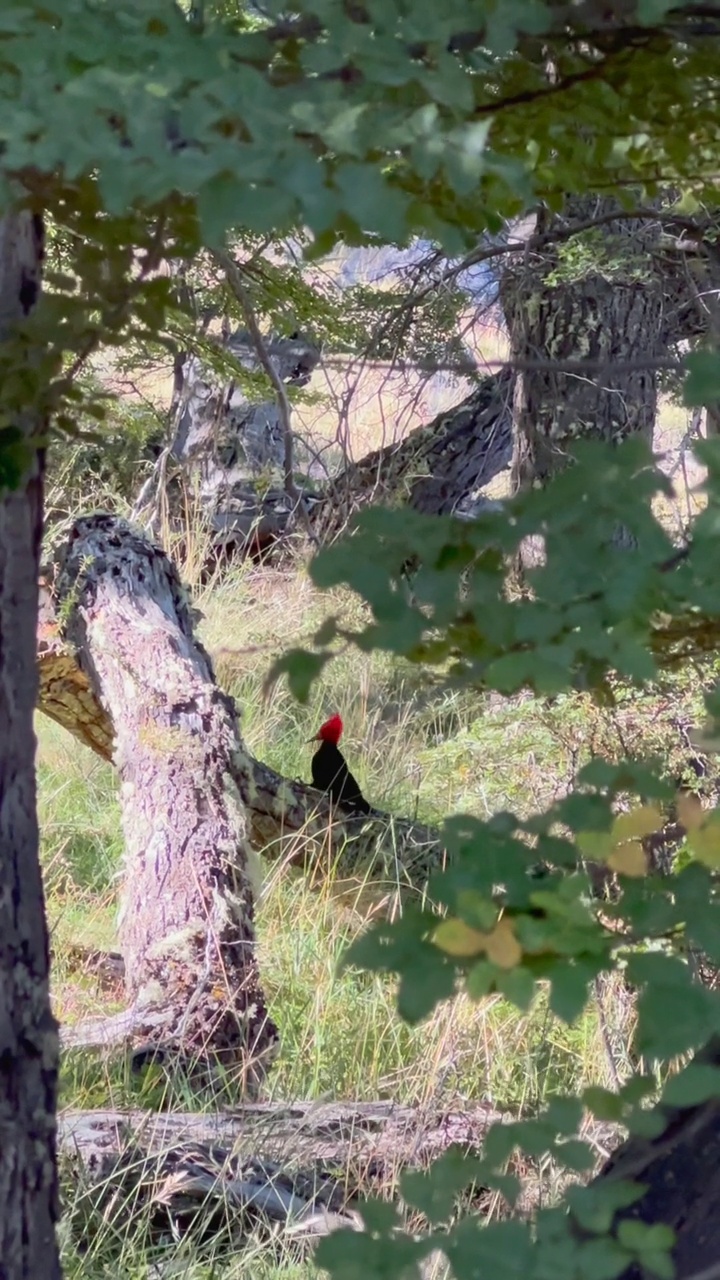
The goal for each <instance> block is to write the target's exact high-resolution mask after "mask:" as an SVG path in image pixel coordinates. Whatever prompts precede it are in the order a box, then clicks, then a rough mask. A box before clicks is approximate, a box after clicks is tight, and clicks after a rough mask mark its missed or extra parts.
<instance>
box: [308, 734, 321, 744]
mask: <svg viewBox="0 0 720 1280" xmlns="http://www.w3.org/2000/svg"><path fill="white" fill-rule="evenodd" d="M319 741H320V734H319V733H315V734H313V736H312V738H308V742H319Z"/></svg>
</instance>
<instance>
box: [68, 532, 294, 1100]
mask: <svg viewBox="0 0 720 1280" xmlns="http://www.w3.org/2000/svg"><path fill="white" fill-rule="evenodd" d="M54 589H55V592H56V595H57V599H58V606H59V609H60V611H61V613H62V614H63V615H64V617H65V626H66V629H67V634H68V636H69V638H70V639H71V640H72V641H73V642H74V643H75V645H76V646H77V650H78V652H79V654H80V660H81V665H82V667H83V669H84V671H85V674H86V676H87V679H88V686H87V687H89V688H90V689H92V691H93V693H94V694H95V697H96V698H97V699H102V702H103V703H104V705H105V707H106V708H107V711H108V714H109V717H110V719H111V721H112V723H113V725H114V726H115V740H114V760H115V764H116V766H117V769H118V773H119V776H120V782H121V794H122V813H123V827H124V833H125V857H126V861H125V876H124V881H123V889H122V894H121V912H120V923H119V933H120V944H121V949H122V953H123V958H124V961H125V975H126V987H127V994H128V998H129V1002H130V1013H131V1019H130V1023H129V1027H130V1029H131V1031H132V1036H133V1038H134V1039H136V1040H137V1039H138V1038H142V1039H144V1040H145V1041H146V1042H147V1043H148V1045H149V1046H151V1047H154V1048H156V1049H162V1050H163V1051H166V1050H168V1049H170V1050H171V1051H172V1052H173V1053H174V1054H181V1055H182V1057H183V1058H184V1060H185V1061H186V1062H187V1064H188V1067H189V1069H190V1070H191V1072H192V1074H193V1076H194V1078H196V1079H198V1080H199V1079H202V1078H203V1075H204V1074H205V1073H206V1072H208V1071H210V1072H211V1071H212V1064H213V1063H217V1062H219V1063H221V1064H222V1066H223V1067H224V1068H225V1069H228V1070H230V1071H231V1073H232V1075H233V1077H235V1076H239V1079H240V1083H241V1088H242V1092H243V1094H245V1095H248V1096H253V1095H254V1094H255V1092H256V1091H257V1089H258V1087H259V1085H260V1084H261V1082H262V1080H263V1077H264V1074H265V1072H266V1070H267V1066H268V1064H269V1062H270V1060H271V1059H272V1056H273V1052H274V1049H275V1045H276V1038H277V1035H276V1030H275V1027H274V1025H273V1023H272V1021H271V1019H270V1018H269V1015H268V1013H267V1009H266V1007H265V1001H264V998H263V994H262V990H261V987H260V981H259V976H258V971H257V963H256V958H255V949H254V948H255V934H254V924H253V891H252V884H251V878H250V873H249V856H248V855H249V850H248V841H247V826H246V818H245V813H244V808H243V804H242V800H241V797H240V795H239V794H238V790H237V786H236V784H235V782H234V777H233V772H234V769H235V763H234V762H235V757H236V756H237V755H238V754H239V753H240V752H241V747H240V744H239V741H238V737H237V733H236V723H235V716H234V710H233V708H232V706H231V704H230V702H229V700H228V699H227V698H226V697H225V696H224V695H223V694H222V693H221V691H220V690H219V689H218V687H217V685H216V684H215V681H214V677H213V672H212V666H211V663H210V659H209V657H208V655H207V654H206V652H205V650H204V649H203V648H202V646H201V645H200V644H199V643H198V642H197V641H196V640H195V639H194V636H193V621H192V611H191V609H190V607H189V603H188V601H187V597H186V595H185V592H184V590H183V588H182V587H181V585H180V582H179V579H178V577H177V573H176V571H175V569H174V568H173V566H172V565H171V563H170V561H169V560H168V559H167V558H166V557H165V556H164V555H162V553H160V552H159V551H158V550H156V548H154V547H153V546H152V544H151V543H149V542H147V541H146V540H145V539H143V538H140V537H137V536H135V535H134V534H133V533H132V532H131V531H130V529H129V528H128V527H127V526H125V525H124V523H123V522H122V521H118V520H115V519H114V518H112V517H110V516H89V517H86V518H84V519H81V520H78V521H77V522H76V524H75V526H74V528H73V532H72V534H71V537H70V539H69V541H68V542H67V543H66V545H65V546H64V548H63V549H62V552H61V553H60V555H59V558H58V561H57V564H56V568H55V578H54ZM86 723H87V721H86Z"/></svg>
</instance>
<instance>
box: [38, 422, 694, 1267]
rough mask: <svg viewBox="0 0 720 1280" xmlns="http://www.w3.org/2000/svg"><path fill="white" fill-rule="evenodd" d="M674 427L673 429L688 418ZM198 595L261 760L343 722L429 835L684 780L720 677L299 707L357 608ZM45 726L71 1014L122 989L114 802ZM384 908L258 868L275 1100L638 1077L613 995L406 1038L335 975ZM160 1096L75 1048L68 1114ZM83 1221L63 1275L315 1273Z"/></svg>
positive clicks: (246, 588) (227, 589) (388, 682)
mask: <svg viewBox="0 0 720 1280" xmlns="http://www.w3.org/2000/svg"><path fill="white" fill-rule="evenodd" d="M671 426H672V428H673V429H672V430H671V427H669V428H668V429H669V430H671V434H675V435H676V434H677V433H678V431H679V428H680V426H681V424H680V422H679V421H676V423H675V424H671ZM683 501H687V496H686V495H685V496H684V497H683ZM197 596H198V604H199V607H200V608H201V610H202V611H203V613H204V615H205V616H204V621H203V624H202V629H201V634H202V638H203V640H204V642H205V643H206V645H207V646H208V648H209V649H210V651H211V653H213V655H214V657H215V661H216V667H217V672H218V676H219V679H220V681H221V683H222V684H223V685H224V686H225V687H226V688H227V689H228V690H229V691H230V692H231V693H232V694H233V695H234V696H235V698H236V699H237V702H238V704H239V706H240V708H241V709H242V731H243V734H244V736H245V740H246V741H247V743H248V745H249V747H250V748H251V750H252V751H253V753H254V754H255V755H256V756H257V757H258V758H260V759H262V760H264V761H266V762H267V763H268V764H270V765H272V766H273V767H275V768H276V769H278V770H280V771H281V772H283V773H285V774H286V775H289V776H290V777H302V778H305V779H308V778H309V767H310V755H311V751H312V748H311V747H310V746H309V745H308V744H307V739H308V738H310V736H311V734H312V733H314V732H315V730H316V729H317V727H318V725H319V723H320V722H321V720H322V719H323V718H325V716H326V715H328V714H330V713H331V712H334V711H336V710H337V711H340V713H341V714H342V716H343V719H344V721H345V725H346V731H345V738H344V748H345V751H346V754H347V756H348V758H349V760H350V763H351V767H352V769H353V772H354V773H356V775H357V776H358V779H359V781H360V783H361V786H362V788H363V790H364V792H365V794H366V795H367V796H368V798H369V799H370V800H371V801H372V803H373V804H375V805H376V806H377V807H379V808H383V809H387V810H389V811H392V812H395V813H398V814H402V815H407V816H417V817H418V818H420V819H423V820H425V821H429V822H433V823H435V822H438V823H439V822H440V821H441V820H442V819H443V818H444V817H445V816H446V815H448V814H450V813H453V812H458V811H462V812H466V813H473V814H477V815H479V816H487V815H489V814H492V813H495V812H497V811H499V810H502V809H513V810H515V811H517V812H520V813H530V812H532V811H536V810H539V809H542V808H544V807H546V806H547V805H548V804H549V803H550V802H551V801H552V800H553V798H554V797H556V796H557V795H559V794H561V793H562V792H563V791H564V790H565V789H567V787H568V786H569V785H570V784H571V782H572V779H573V776H574V774H575V773H576V771H577V769H578V768H579V767H581V766H582V764H583V763H584V761H585V760H586V759H587V758H588V757H589V756H590V755H592V754H598V753H601V752H602V753H603V754H606V755H609V756H610V757H613V756H615V757H619V756H622V755H624V754H627V753H629V754H631V755H651V754H662V755H663V756H664V757H665V758H666V759H667V760H668V761H669V764H670V767H671V768H672V767H674V765H673V761H674V760H676V761H677V767H678V768H680V767H681V765H682V760H683V753H684V752H685V751H686V747H687V742H686V738H685V734H686V731H687V729H688V728H689V727H690V726H692V725H693V724H695V723H697V721H698V720H699V719H700V718H701V716H702V707H701V699H702V689H703V686H704V685H707V684H708V683H709V682H710V681H711V679H712V678H713V676H714V675H716V674H717V673H716V672H712V671H710V670H709V669H707V670H705V671H703V672H699V671H695V670H688V671H685V672H684V673H681V674H677V675H674V676H672V677H668V678H666V679H665V680H664V681H663V683H662V684H660V685H658V686H657V687H656V688H654V689H651V690H648V691H647V692H646V693H644V694H643V696H642V697H638V696H637V695H636V694H634V693H632V692H631V691H629V690H628V691H627V694H626V696H624V697H623V698H621V699H620V701H619V705H618V706H617V707H616V708H615V709H613V710H612V711H610V710H602V711H601V710H599V709H598V708H596V707H594V706H593V705H592V703H591V702H590V701H589V700H588V699H587V698H584V697H582V696H579V695H577V696H564V697H559V698H556V699H553V700H551V701H550V700H539V699H535V698H532V697H529V696H526V697H517V698H513V699H504V698H501V697H499V696H496V695H482V694H478V693H472V692H448V691H447V690H442V689H438V688H435V689H433V688H431V687H428V686H427V685H426V684H424V683H423V681H422V679H421V677H420V675H419V674H418V672H416V671H415V670H413V669H412V668H411V667H410V666H408V665H403V664H399V663H398V662H396V661H394V660H393V661H391V660H389V659H388V658H386V657H384V656H382V655H372V656H369V657H368V656H363V655H360V654H355V653H351V652H346V653H344V654H342V655H341V656H340V657H338V658H337V660H336V661H335V662H334V663H332V664H331V665H330V667H329V668H328V669H327V671H326V675H325V678H324V680H323V683H322V687H321V688H318V689H316V690H315V692H314V694H313V696H312V699H311V703H310V705H309V706H308V707H306V708H305V707H300V706H298V705H297V704H296V703H295V702H294V701H293V699H292V698H291V697H290V695H289V693H288V691H287V688H286V687H285V686H284V685H277V686H275V687H274V688H273V689H272V690H271V692H270V694H269V695H268V696H267V697H264V696H263V680H264V677H265V675H266V672H267V669H268V667H269V665H270V662H271V660H272V658H273V657H274V656H275V655H276V654H277V653H278V652H280V651H282V650H283V648H285V647H287V646H288V645H290V644H292V643H297V642H306V641H307V640H308V639H309V638H310V636H311V635H312V632H313V630H314V628H315V627H316V626H317V625H318V623H319V622H320V621H321V620H322V618H323V617H324V616H325V614H326V613H327V612H329V611H331V610H333V609H337V610H341V611H342V613H343V617H344V619H345V622H346V623H347V621H348V620H349V619H350V618H351V617H352V615H353V612H357V610H358V607H359V606H358V605H357V603H356V602H355V601H354V600H353V599H352V598H350V597H348V596H345V595H343V594H342V593H336V594H334V596H333V598H331V599H328V596H327V595H324V596H320V595H319V594H318V593H317V592H316V591H315V590H314V588H313V587H312V585H311V583H310V581H309V578H308V576H307V574H306V572H305V570H304V569H302V568H300V569H297V570H293V571H290V570H272V569H262V568H249V567H246V568H240V569H237V570H236V571H234V572H233V573H232V574H231V575H230V576H228V577H226V578H225V579H224V580H223V581H222V582H219V583H216V584H214V585H212V586H211V587H209V588H205V589H203V590H198V592H197ZM37 730H38V735H39V784H40V818H41V825H42V842H43V866H44V873H45V882H46V892H47V898H48V909H49V915H50V922H51V929H52V946H53V999H54V1004H55V1010H56V1013H57V1015H58V1016H59V1017H60V1019H61V1020H62V1021H63V1022H67V1023H72V1022H74V1021H76V1020H78V1019H79V1018H82V1017H87V1016H89V1015H91V1014H94V1013H107V1012H110V1011H112V1009H114V1008H118V1009H119V1008H120V1007H121V1006H122V990H121V987H120V986H119V985H117V986H114V985H113V983H112V981H110V982H109V983H108V982H102V981H101V980H100V979H99V978H98V977H97V976H95V975H93V973H92V972H90V971H89V970H88V968H87V966H86V965H85V964H84V962H83V960H82V949H83V948H97V949H101V950H105V949H108V950H112V949H113V948H114V946H115V943H116V935H115V918H116V902H115V893H116V887H117V883H118V877H119V875H120V869H121V859H122V849H123V841H122V832H121V827H120V808H119V802H118V794H117V787H116V781H115V777H114V774H113V771H112V769H111V767H110V766H109V765H105V764H104V763H102V762H101V761H99V760H98V759H97V758H96V757H94V756H93V755H92V754H91V753H90V752H89V751H86V750H85V749H84V748H82V747H81V746H79V745H78V744H77V743H76V742H74V741H73V740H72V739H71V738H70V737H69V736H68V735H66V734H65V733H64V732H63V731H62V730H61V729H60V728H58V727H57V726H56V725H54V724H51V723H49V722H47V721H45V720H44V719H43V718H42V717H38V722H37ZM377 908H378V902H377V899H376V897H375V896H374V895H373V893H372V892H371V891H370V890H369V889H368V890H366V891H365V892H362V893H359V894H358V896H357V899H356V900H354V899H353V898H352V897H351V896H350V895H348V894H347V893H346V892H344V893H340V892H339V891H336V889H335V886H334V885H333V884H332V883H331V882H329V883H326V884H325V885H324V886H323V888H322V889H321V890H315V891H313V890H311V889H310V888H309V887H308V886H307V884H306V883H305V882H304V880H303V878H302V877H301V876H299V875H297V874H294V873H293V874H289V873H288V872H287V871H284V872H282V871H280V870H279V869H278V868H277V867H276V866H275V867H273V866H268V867H267V868H266V869H265V875H264V883H263V887H262V892H261V896H260V904H259V911H258V934H259V952H260V968H261V973H262V978H263V984H264V988H265V992H266V994H267V997H268V1000H269V1004H270V1008H271V1012H272V1015H273V1017H274V1019H275V1021H276V1023H277V1024H278V1027H279V1030H280V1036H281V1045H282V1048H281V1053H280V1057H279V1060H278V1063H277V1065H276V1067H275V1069H274V1071H273V1074H272V1076H271V1078H270V1080H269V1082H268V1086H267V1096H268V1097H269V1098H277V1099H285V1100H289V1099H295V1098H303V1099H350V1098H352V1099H357V1100H374V1099H378V1098H392V1099H397V1100H399V1101H403V1102H408V1103H413V1104H418V1105H420V1104H422V1103H425V1102H428V1101H430V1100H434V1101H437V1102H440V1103H441V1104H442V1105H446V1106H447V1107H448V1108H456V1109H462V1107H463V1106H465V1105H467V1104H468V1103H470V1102H473V1101H487V1102H490V1103H492V1105H493V1106H494V1107H496V1108H497V1109H499V1110H507V1111H509V1112H512V1113H513V1114H515V1115H529V1114H532V1113H533V1112H535V1111H537V1110H538V1108H540V1107H541V1106H542V1105H543V1103H544V1102H545V1101H547V1099H548V1098H549V1097H551V1096H553V1095H555V1094H557V1093H558V1092H564V1091H571V1092H576V1091H577V1090H578V1089H580V1088H582V1086H583V1085H586V1084H589V1083H595V1084H600V1085H606V1086H612V1084H613V1082H614V1080H615V1078H616V1077H617V1076H620V1077H622V1076H623V1075H624V1074H625V1073H626V1072H627V1071H628V1070H629V1058H628V1046H629V1043H630V1038H631V1035H632V1023H633V1011H632V1005H631V1004H628V1002H627V1000H621V999H618V1000H614V999H613V993H612V990H609V991H606V992H605V996H604V998H603V1004H602V1008H601V1009H599V1008H598V1005H597V1002H594V1003H591V1005H590V1006H589V1007H588V1009H587V1011H586V1013H585V1014H584V1015H583V1017H582V1018H581V1019H580V1020H579V1022H578V1023H577V1024H576V1025H574V1026H572V1027H569V1028H568V1027H565V1026H564V1025H563V1024H561V1023H559V1022H558V1021H557V1020H556V1019H554V1018H552V1017H551V1016H550V1015H549V1013H548V1010H547V1007H546V1004H545V1002H544V1000H543V999H542V998H540V999H539V1000H538V1001H537V1002H536V1004H535V1005H534V1006H533V1007H532V1008H531V1009H530V1010H529V1012H527V1013H526V1014H521V1013H519V1012H518V1011H517V1010H516V1009H515V1008H514V1007H512V1006H510V1005H509V1004H508V1003H507V1002H506V1001H505V1000H503V999H501V998H500V997H490V998H488V999H486V1000H485V1001H483V1002H482V1003H480V1004H476V1005H472V1004H470V1003H469V1002H468V1001H467V1000H465V999H458V1000H456V1001H454V1002H453V1003H450V1004H446V1005H444V1006H442V1007H441V1008H440V1009H438V1010H437V1011H436V1013H435V1014H434V1016H433V1017H432V1018H431V1019H429V1020H428V1021H427V1022H425V1023H423V1024H422V1025H421V1026H419V1027H416V1028H409V1027H407V1026H405V1025H404V1024H402V1023H401V1022H400V1020H399V1019H398V1017H397V1015H396V1013H395V1008H394V994H393V983H392V982H391V981H388V980H383V979H381V978H377V977H372V978H369V977H368V975H365V974H358V973H355V972H352V971H346V972H343V973H338V960H339V958H340V956H341V954H342V952H343V949H344V947H345V946H346V945H347V943H348V941H349V940H350V939H351V938H353V937H354V936H356V934H357V932H358V930H360V929H361V928H362V927H363V924H364V922H365V921H366V920H367V918H368V916H369V915H371V914H372V912H373V911H374V910H376V909H377ZM157 1089H158V1085H157V1081H156V1080H155V1081H154V1080H153V1079H152V1078H148V1079H146V1080H145V1081H144V1082H142V1081H141V1082H139V1083H138V1082H136V1081H133V1080H131V1079H130V1078H129V1076H128V1075H127V1074H125V1073H123V1072H121V1071H120V1070H118V1071H111V1070H109V1069H108V1068H107V1067H105V1066H103V1065H102V1063H101V1062H100V1061H99V1060H95V1059H89V1058H88V1057H87V1056H85V1057H83V1058H80V1057H75V1056H68V1057H67V1058H66V1061H65V1063H64V1069H63V1078H62V1098H61V1103H62V1105H63V1106H78V1107H110V1108H117V1109H122V1108H124V1107H128V1106H134V1107H156V1106H157V1105H158V1097H157ZM189 1105H190V1104H189ZM72 1220H73V1190H72V1188H67V1189H66V1230H65V1232H64V1235H65V1236H66V1237H67V1246H66V1268H67V1275H68V1276H69V1277H75V1276H77V1277H80V1276H82V1277H87V1278H88V1280H95V1278H96V1277H97V1280H99V1278H100V1277H101V1276H105V1275H108V1276H109V1275H111V1274H112V1275H128V1276H130V1275H132V1276H133V1277H141V1276H150V1275H158V1276H159V1275H161V1274H162V1275H163V1276H168V1275H177V1276H179V1275H183V1276H186V1277H188V1280H200V1278H201V1277H206V1276H207V1277H208V1278H209V1277H210V1275H213V1276H223V1277H231V1276H232V1277H238V1278H239V1277H241V1276H243V1277H244V1276H247V1277H251V1276H252V1277H253V1280H269V1278H270V1277H278V1278H279V1277H280V1276H282V1277H283V1278H284V1280H298V1277H300V1276H305V1275H308V1276H309V1275H312V1274H314V1272H313V1270H312V1266H311V1264H310V1263H307V1262H306V1263H301V1262H297V1261H294V1260H293V1259H291V1258H290V1257H287V1258H282V1257H281V1258H278V1256H277V1250H274V1251H265V1250H263V1249H259V1250H258V1251H256V1252H253V1250H252V1249H250V1250H249V1251H247V1252H245V1253H243V1254H242V1256H236V1257H235V1258H234V1259H225V1260H224V1261H223V1262H222V1265H221V1264H220V1260H219V1259H213V1258H212V1257H209V1258H208V1257H207V1256H202V1257H200V1256H196V1255H195V1254H194V1253H192V1251H190V1252H187V1251H186V1250H185V1249H184V1246H183V1245H182V1244H181V1243H178V1244H177V1245H174V1246H172V1248H171V1249H169V1250H168V1248H166V1249H165V1251H164V1253H163V1254H162V1258H161V1259H159V1258H158V1257H157V1256H154V1255H152V1254H151V1252H149V1251H146V1250H145V1249H144V1247H142V1246H141V1244H139V1243H138V1238H137V1235H136V1234H134V1233H133V1232H132V1231H131V1230H130V1229H129V1228H128V1230H127V1232H126V1234H125V1235H124V1236H122V1235H119V1234H118V1227H117V1223H116V1222H113V1223H112V1224H110V1223H108V1224H107V1230H106V1231H105V1233H103V1231H101V1230H96V1231H95V1233H94V1235H93V1238H92V1240H91V1241H87V1240H86V1242H85V1247H84V1249H83V1251H82V1252H79V1251H78V1250H77V1248H76V1247H75V1246H74V1245H73V1244H72V1243H71V1240H70V1234H71V1233H70V1231H69V1226H70V1225H71V1224H72ZM156 1264H158V1265H159V1266H160V1269H159V1270H158V1269H156Z"/></svg>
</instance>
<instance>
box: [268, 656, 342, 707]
mask: <svg viewBox="0 0 720 1280" xmlns="http://www.w3.org/2000/svg"><path fill="white" fill-rule="evenodd" d="M331 656H332V655H331V654H329V653H308V652H307V650H305V649H290V650H289V651H288V652H287V653H285V654H283V655H282V657H280V658H277V659H276V661H275V662H274V663H273V665H272V667H271V668H270V670H269V672H268V674H267V676H266V677H265V685H264V688H265V691H266V692H267V690H268V689H269V688H271V686H272V685H273V684H275V683H276V681H277V680H279V679H280V677H281V676H283V675H287V678H288V685H289V686H290V692H291V693H292V695H293V697H295V698H297V700H298V702H300V703H302V704H303V705H306V704H307V702H308V699H309V697H310V692H311V690H312V686H313V684H314V683H315V681H316V680H317V678H318V676H319V675H320V674H321V673H322V670H323V667H324V666H325V665H326V663H328V662H329V661H330V658H331Z"/></svg>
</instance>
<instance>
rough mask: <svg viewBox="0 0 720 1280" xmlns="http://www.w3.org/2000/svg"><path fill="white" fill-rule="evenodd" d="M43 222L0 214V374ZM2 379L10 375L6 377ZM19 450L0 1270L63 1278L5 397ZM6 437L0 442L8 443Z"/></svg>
mask: <svg viewBox="0 0 720 1280" xmlns="http://www.w3.org/2000/svg"><path fill="white" fill-rule="evenodd" d="M42 247H43V239H42V223H41V220H40V218H39V217H36V216H34V215H32V214H31V213H30V212H29V211H23V212H19V213H10V214H6V215H5V217H3V218H2V219H0V381H2V380H3V377H4V375H5V373H6V372H7V371H9V370H12V371H13V373H14V374H15V378H14V381H15V383H16V384H18V383H19V382H20V376H19V372H18V370H19V369H20V367H21V366H22V364H23V363H24V362H27V363H28V366H29V367H28V368H27V369H26V370H24V374H23V377H24V394H27V395H31V394H32V391H31V390H28V387H29V388H32V374H31V366H30V361H29V359H28V357H29V355H30V353H29V351H28V348H27V345H26V343H25V341H24V340H23V339H22V338H21V337H19V336H18V334H17V333H16V332H15V328H16V326H17V325H18V323H19V322H21V321H22V320H23V318H24V317H25V316H26V315H27V314H28V313H29V312H30V310H31V309H32V307H33V305H34V302H35V300H36V298H37V295H38V292H39V289H40V278H41V264H42ZM8 381H10V380H8ZM3 408H4V410H5V413H7V414H8V415H9V414H11V413H12V414H13V415H17V416H16V418H15V420H16V423H17V425H18V426H19V427H20V429H21V431H22V436H23V441H24V443H25V444H26V445H27V456H26V457H25V458H24V459H23V463H22V472H21V476H20V479H19V483H18V485H17V487H14V488H12V489H3V488H2V487H0V1272H1V1273H2V1276H3V1280H41V1277H42V1280H53V1278H54V1277H59V1275H60V1264H59V1260H58V1252H57V1245H56V1241H55V1230H54V1226H55V1222H56V1220H57V1210H58V1202H57V1174H56V1161H55V1136H56V1130H55V1108H56V1102H57V1070H58V1036H57V1026H56V1023H55V1021H54V1019H53V1017H52V1014H51V1010H50V992H49V981H48V969H49V949H48V933H47V925H46V920H45V904H44V899H43V889H42V881H41V876H40V860H39V837H38V825H37V808H36V791H35V735H34V732H33V712H34V708H35V701H36V697H37V672H36V665H35V633H36V628H37V609H38V592H37V581H38V560H39V553H40V539H41V533H42V500H43V467H44V451H43V449H42V448H41V447H40V442H39V440H38V435H39V432H40V431H41V429H42V426H43V423H42V415H41V413H40V412H36V411H35V410H33V409H32V408H29V407H28V406H27V405H22V406H21V405H13V404H11V403H9V402H8V399H7V397H6V398H5V400H4V404H3ZM7 447H8V446H7V444H6V443H5V442H3V443H2V444H1V445H0V448H7Z"/></svg>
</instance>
